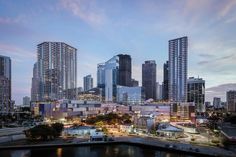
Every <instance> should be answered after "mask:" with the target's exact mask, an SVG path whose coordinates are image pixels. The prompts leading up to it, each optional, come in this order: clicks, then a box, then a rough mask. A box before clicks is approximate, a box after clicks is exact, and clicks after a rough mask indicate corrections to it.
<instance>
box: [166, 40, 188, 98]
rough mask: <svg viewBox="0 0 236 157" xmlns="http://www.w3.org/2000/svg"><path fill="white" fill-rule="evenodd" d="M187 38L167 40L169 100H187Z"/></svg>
mask: <svg viewBox="0 0 236 157" xmlns="http://www.w3.org/2000/svg"><path fill="white" fill-rule="evenodd" d="M187 55H188V38H187V37H182V38H177V39H173V40H169V81H168V86H169V100H170V101H172V102H186V101H187V65H188V63H187V62H188V60H187Z"/></svg>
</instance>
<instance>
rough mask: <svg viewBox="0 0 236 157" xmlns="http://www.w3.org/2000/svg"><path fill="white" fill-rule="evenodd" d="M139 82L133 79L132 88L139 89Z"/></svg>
mask: <svg viewBox="0 0 236 157" xmlns="http://www.w3.org/2000/svg"><path fill="white" fill-rule="evenodd" d="M138 84H139V82H138V81H137V80H135V79H131V86H132V87H138Z"/></svg>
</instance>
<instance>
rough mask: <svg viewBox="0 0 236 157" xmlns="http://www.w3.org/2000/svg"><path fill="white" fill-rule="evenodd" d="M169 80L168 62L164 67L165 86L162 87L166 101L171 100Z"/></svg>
mask: <svg viewBox="0 0 236 157" xmlns="http://www.w3.org/2000/svg"><path fill="white" fill-rule="evenodd" d="M168 79H169V62H168V61H166V63H164V65H163V85H162V98H163V100H165V101H167V100H168V99H169V90H168Z"/></svg>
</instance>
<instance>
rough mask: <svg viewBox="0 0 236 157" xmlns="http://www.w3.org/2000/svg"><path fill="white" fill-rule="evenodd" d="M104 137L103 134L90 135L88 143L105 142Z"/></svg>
mask: <svg viewBox="0 0 236 157" xmlns="http://www.w3.org/2000/svg"><path fill="white" fill-rule="evenodd" d="M105 140H106V135H104V133H103V132H94V133H92V134H91V135H90V141H105Z"/></svg>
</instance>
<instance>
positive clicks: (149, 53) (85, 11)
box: [0, 0, 236, 104]
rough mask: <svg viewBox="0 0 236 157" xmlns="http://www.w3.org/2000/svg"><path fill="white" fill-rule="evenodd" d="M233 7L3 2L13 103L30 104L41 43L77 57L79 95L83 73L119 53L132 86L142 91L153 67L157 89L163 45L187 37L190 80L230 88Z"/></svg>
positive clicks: (1, 27) (0, 22)
mask: <svg viewBox="0 0 236 157" xmlns="http://www.w3.org/2000/svg"><path fill="white" fill-rule="evenodd" d="M213 3H214V6H215V7H212V4H213ZM29 6H30V7H29ZM131 6H133V7H131ZM235 7H236V2H235V1H224V2H218V3H215V2H214V1H200V2H196V1H188V2H186V1H179V2H177V1H167V2H166V3H163V2H160V1H159V2H158V1H149V2H148V3H147V2H141V1H135V2H125V1H119V2H118V1H117V2H113V3H111V4H110V5H107V4H106V2H105V1H100V2H98V1H92V2H91V1H73V0H61V1H49V2H48V3H46V4H45V3H40V1H27V2H24V3H22V2H14V1H0V10H1V11H0V33H1V34H2V35H1V37H0V54H1V55H4V56H9V57H11V60H12V99H13V100H16V103H17V104H19V103H20V102H21V101H22V97H23V96H26V95H28V96H30V91H31V90H30V88H31V79H32V76H33V70H32V69H33V65H34V63H35V61H36V51H37V48H36V46H37V45H38V44H39V43H41V42H44V41H61V42H65V43H68V44H69V45H72V46H74V47H75V48H77V49H78V52H77V53H78V54H77V61H78V65H77V69H78V70H77V73H78V74H77V82H78V84H77V87H79V86H82V85H83V76H85V75H86V73H87V71H89V73H91V74H92V76H96V70H97V69H96V66H97V64H98V63H101V62H104V61H106V60H108V59H109V58H111V57H112V56H114V55H117V54H120V53H125V54H129V55H130V56H131V58H132V78H134V79H136V80H138V81H139V82H140V84H141V82H142V81H141V76H142V72H141V71H142V63H143V62H144V61H145V60H155V61H156V64H157V76H156V77H157V82H162V81H163V80H162V78H163V70H162V69H163V68H162V67H163V64H164V63H165V61H166V60H168V40H171V39H174V38H178V37H181V36H185V35H187V36H188V38H189V57H188V59H189V63H188V64H189V66H188V77H190V76H193V77H197V76H199V77H201V78H203V79H204V80H206V88H209V87H213V86H217V85H221V84H224V83H235V80H236V75H235V73H234V67H235V66H236V63H235V62H234V59H236V56H235V54H234V51H235V50H236V48H235V47H234V45H235V43H236V41H235V39H234V37H233V36H232V34H234V33H236V32H235V30H234V25H235V22H236V18H234V17H235V16H234V15H235V13H236V11H235V10H236V9H235ZM26 8H27V9H26ZM172 8H175V9H174V10H173V9H172ZM180 8H184V9H182V10H181V9H180ZM179 10H181V11H179ZM209 19H210V20H209ZM48 23H51V25H48ZM45 25H46V27H45ZM199 33H201V34H202V35H199ZM94 80H95V81H96V77H95V78H94ZM94 84H96V82H94ZM206 97H207V93H206Z"/></svg>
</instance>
